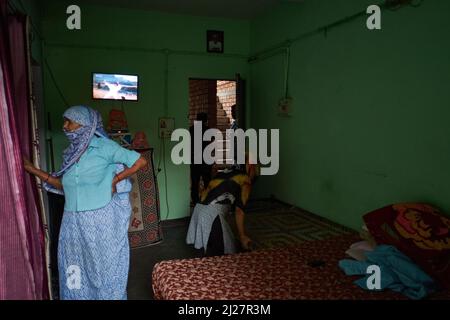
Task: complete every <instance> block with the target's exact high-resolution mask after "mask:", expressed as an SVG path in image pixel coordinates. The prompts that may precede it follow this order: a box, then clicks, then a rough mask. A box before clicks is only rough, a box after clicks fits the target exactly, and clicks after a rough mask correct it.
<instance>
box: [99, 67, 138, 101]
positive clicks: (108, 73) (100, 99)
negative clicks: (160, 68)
mask: <svg viewBox="0 0 450 320" xmlns="http://www.w3.org/2000/svg"><path fill="white" fill-rule="evenodd" d="M94 74H107V75H123V76H135V77H137V90H136V96H137V99H136V100H123V99H122V100H119V99H102V98H94ZM139 78H140V76H139V74H129V73H112V72H91V99H92V100H95V101H102V100H104V101H122V102H138V101H139V93H140V92H139V83H140V81H139Z"/></svg>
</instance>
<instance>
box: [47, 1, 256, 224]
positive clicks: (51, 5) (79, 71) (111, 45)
mask: <svg viewBox="0 0 450 320" xmlns="http://www.w3.org/2000/svg"><path fill="white" fill-rule="evenodd" d="M69 4H72V3H71V2H65V1H58V3H56V2H55V1H46V2H45V6H44V13H43V33H44V37H45V48H44V56H45V58H46V59H47V61H48V63H49V65H50V67H51V70H52V72H53V74H54V77H55V78H56V80H57V83H58V86H59V87H60V89H61V91H62V92H63V94H64V96H65V98H66V99H67V101H68V103H69V104H70V105H74V104H87V105H90V106H92V107H94V108H96V109H97V110H99V111H100V112H101V113H102V115H103V117H104V119H105V120H106V119H107V115H108V113H109V111H110V110H111V109H112V108H119V109H120V107H121V103H120V102H115V101H93V100H92V99H91V72H112V73H128V74H138V75H139V76H140V78H139V81H140V100H139V102H127V103H125V104H124V109H125V112H126V114H127V118H128V122H129V125H130V130H131V132H133V133H134V132H136V131H145V132H146V134H147V137H148V140H149V142H150V144H151V145H152V146H153V147H154V148H155V159H154V160H155V166H157V164H158V162H159V157H160V153H159V150H160V143H161V142H160V140H159V138H158V128H157V125H158V118H159V117H161V116H170V117H174V118H175V125H176V127H184V128H187V127H188V107H189V100H188V99H189V92H188V79H189V77H197V78H224V79H233V78H234V77H235V74H236V73H240V74H241V75H242V76H243V77H244V78H247V76H248V71H249V66H248V64H247V61H246V59H245V57H246V56H247V55H248V53H249V37H250V35H249V33H250V23H249V22H247V21H242V20H226V19H217V18H204V17H194V16H184V15H174V14H166V13H159V12H152V11H137V10H129V9H122V8H112V7H99V6H93V5H89V4H83V3H81V4H80V7H81V12H82V29H81V30H79V31H70V30H68V29H67V28H66V19H67V16H68V15H67V14H66V8H67V6H68V5H69ZM208 29H213V30H215V29H218V30H223V31H224V32H225V55H206V54H205V51H206V48H205V43H206V39H205V37H206V30H208ZM152 49H169V50H178V51H189V52H199V53H200V54H198V55H193V54H190V53H188V52H185V53H183V54H181V53H177V54H170V55H169V60H168V61H169V63H168V100H167V108H165V102H164V101H165V99H164V97H165V90H164V88H165V81H164V79H165V56H164V54H162V53H159V52H153V51H152ZM44 79H45V104H46V108H47V110H48V111H49V112H51V121H52V124H53V130H52V132H51V135H52V137H53V138H54V144H55V156H56V160H57V161H56V162H57V166H58V167H59V165H60V163H61V154H62V151H63V149H64V148H65V146H66V139H65V137H64V135H63V134H62V131H61V130H60V128H61V126H62V113H63V111H64V109H65V108H66V107H65V104H64V102H63V100H62V99H61V97H60V95H59V94H58V92H57V90H56V88H55V86H54V83H53V82H52V81H51V78H50V74H49V72H48V70H46V72H45V74H44ZM165 145H166V153H165V154H166V161H167V163H166V168H167V172H166V173H167V181H168V183H167V187H168V193H167V195H168V201H169V205H170V214H169V216H168V218H169V219H174V218H180V217H183V216H187V215H189V167H188V166H186V165H182V166H175V165H173V164H172V162H171V161H170V150H171V147H172V146H173V145H174V143H171V142H170V141H168V140H166V142H165ZM161 167H163V166H162V164H161ZM158 182H159V190H160V200H161V217H162V218H163V219H165V218H166V215H167V208H166V204H165V203H166V201H165V199H166V198H165V197H166V192H165V183H164V170H163V171H161V173H160V174H159V175H158Z"/></svg>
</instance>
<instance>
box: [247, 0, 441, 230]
mask: <svg viewBox="0 0 450 320" xmlns="http://www.w3.org/2000/svg"><path fill="white" fill-rule="evenodd" d="M373 3H374V1H361V0H354V1H350V0H332V1H331V0H330V1H325V0H322V1H321V0H316V1H304V2H303V3H301V4H284V5H281V6H279V7H278V8H277V9H275V10H273V11H272V12H270V13H269V14H267V15H265V16H263V17H260V18H258V19H256V20H255V21H253V22H252V24H251V52H252V53H255V52H257V51H259V50H261V49H263V48H265V47H268V46H270V45H273V44H276V43H279V42H281V41H284V40H286V39H287V38H293V37H295V36H297V35H299V34H302V33H304V32H307V31H311V30H314V29H316V28H318V27H321V26H324V25H326V24H329V23H331V22H334V21H336V20H339V19H341V18H344V17H347V16H350V15H352V14H354V13H356V12H358V11H361V10H365V8H367V5H369V4H373ZM449 12H450V2H449V1H444V0H425V1H423V4H422V6H420V7H418V8H412V7H406V8H402V9H400V10H397V11H383V13H382V30H380V31H369V30H368V29H367V28H366V18H365V17H363V18H360V19H357V20H355V21H352V22H350V23H348V24H345V25H342V26H339V27H336V28H334V29H331V30H329V31H328V34H327V37H325V36H324V35H323V34H320V35H314V36H311V37H308V38H307V39H304V40H302V41H299V42H296V43H294V44H293V45H292V47H291V61H290V82H289V88H290V95H291V96H292V97H293V99H294V104H293V107H294V111H293V116H292V117H291V118H282V117H279V116H278V115H277V109H276V105H277V101H278V99H280V98H281V97H282V96H283V94H284V92H283V74H284V73H283V72H284V69H283V68H284V62H285V61H284V59H283V56H281V55H277V56H275V57H272V58H268V59H266V60H261V61H258V62H256V63H253V64H252V65H251V79H252V87H251V101H252V112H251V115H252V118H251V119H252V125H253V126H254V127H257V128H280V136H281V138H280V139H281V142H280V144H281V148H280V157H281V161H280V171H279V174H278V175H276V176H273V177H261V179H260V180H259V182H258V185H257V186H256V188H255V189H256V193H257V195H258V196H269V195H271V194H272V195H275V196H276V197H277V198H279V199H281V200H283V201H286V202H288V203H292V204H295V205H297V206H300V207H302V208H304V209H307V210H309V211H311V212H314V213H317V214H320V215H323V216H324V217H327V218H329V219H331V220H334V221H337V222H339V223H342V224H345V225H347V226H350V227H353V228H359V227H360V226H361V223H362V220H361V216H362V214H364V213H365V212H368V211H369V210H372V209H376V208H379V207H381V206H384V205H387V204H390V203H393V202H400V201H425V202H429V203H432V204H434V205H436V206H438V207H440V208H442V209H443V210H445V211H447V212H449V211H450V198H449V197H448V193H449V191H450V188H449V184H450V166H449V164H450V126H449V124H448V121H449V119H450V90H449V88H450V72H449V71H450V59H449V57H450V42H449V41H447V39H448V31H449V30H450V19H449V18H448V13H449ZM269 26H270V27H269Z"/></svg>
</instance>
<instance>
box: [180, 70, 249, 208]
mask: <svg viewBox="0 0 450 320" xmlns="http://www.w3.org/2000/svg"><path fill="white" fill-rule="evenodd" d="M242 86H243V81H242V79H241V78H240V77H239V75H237V77H236V79H232V80H230V79H225V80H224V79H198V78H190V79H189V127H192V126H193V124H194V121H195V120H197V117H198V115H199V114H203V116H205V117H206V118H207V126H208V127H209V128H216V129H219V130H220V131H221V132H222V135H223V137H226V135H225V133H226V130H227V129H230V128H231V125H232V124H233V122H234V121H236V123H238V124H239V127H241V128H244V125H240V123H244V119H243V114H244V112H243V111H244V104H243V103H242V101H243V99H242V96H243V95H242V94H241V92H243V90H242ZM233 106H235V107H234V108H235V109H236V111H235V115H234V116H235V118H236V119H234V118H233V115H232V107H233ZM217 143H219V147H218V148H217V149H216V151H217V152H218V153H219V154H216V158H217V159H218V160H217V163H218V164H222V165H223V164H225V163H226V161H227V159H226V154H227V150H228V144H229V142H228V140H227V139H226V138H224V139H223V140H221V141H217ZM211 169H212V166H208V165H195V164H191V172H190V176H191V179H190V181H191V183H190V191H191V205H195V203H196V202H198V200H199V196H200V194H201V192H202V191H203V189H204V188H205V187H206V185H207V183H208V182H209V180H210V178H211Z"/></svg>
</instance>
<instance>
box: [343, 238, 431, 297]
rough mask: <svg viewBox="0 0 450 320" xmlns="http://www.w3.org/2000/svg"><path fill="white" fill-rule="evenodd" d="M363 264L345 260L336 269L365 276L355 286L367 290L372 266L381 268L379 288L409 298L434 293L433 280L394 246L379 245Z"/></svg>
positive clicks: (348, 273)
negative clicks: (369, 271) (369, 268)
mask: <svg viewBox="0 0 450 320" xmlns="http://www.w3.org/2000/svg"><path fill="white" fill-rule="evenodd" d="M366 256H367V260H366V261H357V260H350V259H344V260H341V261H339V267H340V268H341V269H342V270H343V271H344V272H345V274H346V275H365V277H363V278H361V279H358V280H356V281H355V282H354V283H355V284H356V285H358V286H360V287H361V288H363V289H366V290H376V289H369V288H368V287H367V280H368V278H369V277H370V276H371V275H372V273H367V268H368V267H369V266H371V265H377V266H379V267H380V289H379V290H384V289H391V290H393V291H396V292H400V293H402V294H404V295H406V296H407V297H409V298H411V299H415V300H418V299H422V298H424V297H426V296H427V295H429V294H430V293H432V292H434V291H435V290H436V285H435V283H434V281H433V279H432V278H431V277H430V276H428V275H427V274H426V273H425V272H423V271H422V269H420V268H419V267H418V266H417V265H416V264H414V263H413V262H412V261H411V259H409V258H408V257H407V256H405V255H404V254H403V253H401V252H400V251H398V250H397V248H395V247H393V246H387V245H379V246H377V247H376V248H375V249H374V250H373V251H368V252H367V253H366Z"/></svg>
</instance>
